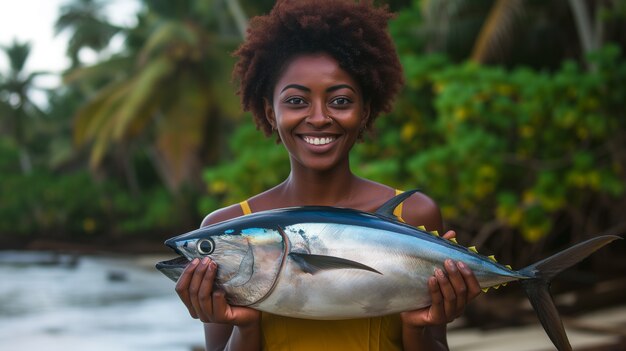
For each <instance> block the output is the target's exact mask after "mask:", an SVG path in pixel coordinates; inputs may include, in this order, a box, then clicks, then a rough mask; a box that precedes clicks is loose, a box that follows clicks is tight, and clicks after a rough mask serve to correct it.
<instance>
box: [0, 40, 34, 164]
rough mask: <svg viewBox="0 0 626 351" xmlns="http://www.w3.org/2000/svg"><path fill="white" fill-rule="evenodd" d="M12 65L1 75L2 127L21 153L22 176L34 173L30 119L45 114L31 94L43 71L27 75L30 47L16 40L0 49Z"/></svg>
mask: <svg viewBox="0 0 626 351" xmlns="http://www.w3.org/2000/svg"><path fill="white" fill-rule="evenodd" d="M0 48H1V49H2V50H3V51H4V52H5V54H6V55H7V58H8V60H9V64H10V70H9V71H8V72H7V73H5V74H3V75H0V108H1V109H2V110H4V113H2V115H1V116H2V120H0V123H2V125H3V128H2V129H6V130H8V131H9V133H10V134H11V137H12V138H13V140H14V142H15V144H16V145H17V147H18V150H19V153H20V167H21V170H22V173H24V174H28V173H30V172H31V171H32V168H33V166H32V160H31V157H30V153H29V150H28V139H29V133H28V128H27V125H28V123H27V122H28V120H29V119H33V118H36V117H38V116H41V115H42V114H43V112H42V111H41V109H40V108H39V107H38V106H37V105H36V104H35V103H34V102H33V101H32V100H31V98H30V95H29V94H30V92H31V91H32V90H33V89H34V88H35V86H34V80H35V78H36V77H37V76H39V75H41V74H44V73H43V72H31V73H26V72H25V71H24V66H25V64H26V61H27V60H28V56H29V55H30V50H31V45H30V43H28V42H24V43H20V42H18V41H17V40H14V41H13V43H12V44H11V45H9V46H0Z"/></svg>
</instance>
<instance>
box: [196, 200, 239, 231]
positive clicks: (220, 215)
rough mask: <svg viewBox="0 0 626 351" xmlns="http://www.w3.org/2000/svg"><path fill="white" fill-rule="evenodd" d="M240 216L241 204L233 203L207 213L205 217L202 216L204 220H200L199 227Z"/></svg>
mask: <svg viewBox="0 0 626 351" xmlns="http://www.w3.org/2000/svg"><path fill="white" fill-rule="evenodd" d="M240 216H243V210H242V209H241V206H240V205H239V204H233V205H230V206H228V207H224V208H220V209H219V210H215V211H213V212H211V213H209V214H208V215H207V216H206V217H204V220H202V224H201V225H200V227H206V226H207V225H211V224H215V223H219V222H223V221H225V220H228V219H233V218H235V217H240Z"/></svg>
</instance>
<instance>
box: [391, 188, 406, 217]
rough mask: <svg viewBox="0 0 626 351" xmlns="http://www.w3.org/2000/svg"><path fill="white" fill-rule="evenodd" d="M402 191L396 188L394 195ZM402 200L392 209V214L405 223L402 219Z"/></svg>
mask: <svg viewBox="0 0 626 351" xmlns="http://www.w3.org/2000/svg"><path fill="white" fill-rule="evenodd" d="M403 192H404V191H402V190H398V189H396V196H398V195H400V194H402V193H403ZM402 204H403V203H402V202H401V203H400V204H399V205H398V206H396V208H394V209H393V215H394V216H396V218H398V220H399V221H400V222H402V223H406V222H405V221H404V219H402Z"/></svg>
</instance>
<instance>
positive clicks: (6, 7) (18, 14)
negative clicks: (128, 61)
mask: <svg viewBox="0 0 626 351" xmlns="http://www.w3.org/2000/svg"><path fill="white" fill-rule="evenodd" d="M71 1H72V0H15V1H11V0H0V46H8V45H11V44H12V43H13V40H14V39H17V40H18V41H19V42H24V41H29V42H30V43H31V53H30V56H29V59H28V61H27V62H26V71H27V72H34V71H47V72H52V73H60V72H61V71H62V70H63V69H65V68H67V67H68V66H69V59H68V58H67V57H66V56H65V50H66V43H67V40H68V37H69V35H68V33H61V34H59V35H58V36H55V35H54V22H55V21H56V19H57V17H58V15H59V9H60V7H61V6H62V5H64V4H66V3H68V2H71ZM103 3H105V4H106V7H105V8H106V10H107V18H108V19H109V20H110V22H112V23H114V24H118V25H126V26H132V25H133V24H134V23H135V22H136V21H135V14H136V13H137V11H138V9H139V0H105V1H103ZM121 44H122V41H121V38H120V37H116V38H114V39H113V40H112V43H111V50H116V48H118V47H120V46H121ZM81 59H86V60H87V62H93V61H94V60H95V59H96V55H95V54H94V53H90V52H87V51H84V52H81ZM8 69H9V63H8V60H7V58H6V55H5V54H4V52H3V51H0V73H6V72H7V71H8ZM36 83H37V85H38V86H40V87H42V88H54V87H56V86H58V85H59V84H60V78H59V76H58V75H50V76H46V77H42V78H39V80H38V81H37V82H36Z"/></svg>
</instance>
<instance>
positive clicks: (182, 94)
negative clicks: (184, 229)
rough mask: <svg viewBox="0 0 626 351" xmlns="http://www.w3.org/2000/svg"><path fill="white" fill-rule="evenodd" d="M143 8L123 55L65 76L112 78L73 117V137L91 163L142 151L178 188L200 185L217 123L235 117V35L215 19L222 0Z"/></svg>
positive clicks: (216, 149) (219, 128) (217, 136)
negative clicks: (114, 154)
mask: <svg viewBox="0 0 626 351" xmlns="http://www.w3.org/2000/svg"><path fill="white" fill-rule="evenodd" d="M145 5H146V6H145V8H144V11H143V12H142V13H141V14H140V15H139V18H138V19H139V21H138V25H137V27H136V28H134V29H132V30H130V31H129V33H128V37H127V45H128V47H127V49H126V50H127V51H126V54H124V55H117V56H114V57H112V58H110V59H108V60H107V61H105V62H102V63H100V64H97V65H94V66H91V67H84V68H79V69H77V70H74V71H73V72H70V73H69V74H68V75H67V76H66V81H67V82H68V83H79V84H84V83H89V82H92V81H94V80H100V79H103V77H113V78H112V79H110V80H109V81H108V82H107V83H106V85H104V86H103V87H102V88H100V89H99V90H98V91H97V92H96V94H94V96H93V97H92V98H91V99H90V100H89V101H88V102H87V103H86V104H85V105H84V106H83V107H82V108H81V109H80V110H79V111H78V113H77V114H76V119H75V128H74V136H75V141H76V142H77V143H78V144H79V145H89V146H90V150H91V152H90V164H91V166H92V167H94V168H95V167H97V166H98V165H99V164H100V163H101V162H102V161H103V160H104V158H105V156H106V155H108V154H111V152H114V151H116V150H118V153H120V151H119V150H122V151H121V154H123V155H128V154H129V153H130V152H129V150H132V149H136V148H143V149H145V150H146V152H147V153H148V154H149V155H150V156H151V159H152V161H153V164H154V165H155V169H156V170H157V171H158V173H159V174H160V176H161V178H162V179H163V182H164V183H165V185H166V186H167V187H168V189H170V191H172V192H173V193H176V192H177V191H178V189H179V187H180V185H181V184H183V183H185V182H191V183H196V184H200V182H199V180H200V177H199V176H200V173H201V172H200V171H201V168H202V167H203V166H204V165H205V164H207V163H212V162H216V161H217V159H218V158H219V156H220V153H221V149H222V148H223V146H224V144H225V142H226V140H225V138H224V137H223V135H224V133H223V128H224V127H225V125H226V124H227V123H228V122H227V121H228V120H229V119H232V118H233V117H235V116H237V115H238V114H239V109H238V104H237V102H236V101H235V97H234V96H233V94H232V92H231V91H232V90H231V89H229V79H230V76H229V74H228V72H229V71H230V69H229V68H230V67H231V66H232V62H231V61H230V60H231V58H230V57H228V55H227V52H228V51H229V50H228V49H233V48H234V47H235V45H236V44H237V43H238V41H239V40H240V39H241V33H240V29H238V28H237V25H236V23H234V22H233V23H230V24H229V23H225V22H224V20H223V18H222V16H220V14H221V13H223V11H219V10H220V9H224V8H225V7H226V6H225V5H226V4H225V3H224V2H223V1H213V2H209V1H202V0H195V1H194V0H192V1H185V2H182V1H176V2H173V1H165V0H149V1H145ZM240 22H241V21H239V23H240ZM131 172H132V171H131Z"/></svg>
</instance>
